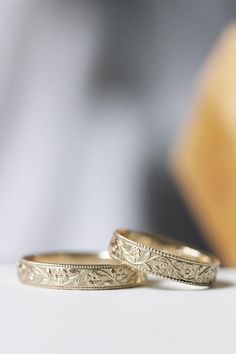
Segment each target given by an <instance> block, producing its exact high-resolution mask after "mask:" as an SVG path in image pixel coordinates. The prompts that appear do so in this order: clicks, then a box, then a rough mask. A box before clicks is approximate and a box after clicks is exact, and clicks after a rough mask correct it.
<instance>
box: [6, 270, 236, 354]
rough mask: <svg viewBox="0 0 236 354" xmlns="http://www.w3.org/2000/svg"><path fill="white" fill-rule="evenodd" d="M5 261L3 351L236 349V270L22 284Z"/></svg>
mask: <svg viewBox="0 0 236 354" xmlns="http://www.w3.org/2000/svg"><path fill="white" fill-rule="evenodd" d="M15 273H16V272H15V266H13V265H1V266H0V278H1V283H0V316H1V317H0V352H1V353H3V354H8V353H24V354H28V353H30V354H37V353H40V354H44V353H45V354H47V353H49V354H53V353H57V354H60V353H68V354H74V353H76V354H96V353H99V354H100V353H101V354H121V353H126V354H158V353H175V354H178V353H179V354H184V353H186V354H195V353H207V354H211V353H225V354H231V353H232V354H235V353H236V342H235V339H236V270H230V269H227V270H226V269H225V270H221V271H220V272H219V276H218V281H217V283H216V285H215V287H214V288H212V289H202V288H194V287H191V288H189V287H187V286H185V285H181V284H178V283H173V282H170V281H163V280H159V281H158V282H155V281H153V282H151V284H149V287H146V288H135V289H125V290H112V291H68V290H53V289H41V288H34V287H28V286H26V285H23V284H21V283H20V282H19V281H18V279H17V277H16V274H15Z"/></svg>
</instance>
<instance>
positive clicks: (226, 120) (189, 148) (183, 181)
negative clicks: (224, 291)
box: [172, 25, 236, 266]
mask: <svg viewBox="0 0 236 354" xmlns="http://www.w3.org/2000/svg"><path fill="white" fill-rule="evenodd" d="M199 84H200V85H199V88H198V94H197V97H196V100H195V102H194V104H193V107H192V111H191V115H190V118H191V119H190V122H189V123H188V125H187V127H186V130H185V132H184V134H183V135H182V137H181V140H180V143H179V144H178V145H177V148H176V149H175V154H174V158H173V161H172V170H173V172H174V176H175V178H176V180H177V183H178V185H179V186H180V189H181V190H182V191H183V194H184V196H185V197H186V200H187V202H188V203H189V205H190V207H191V208H192V210H193V213H194V215H195V216H196V217H197V220H198V222H199V224H200V226H201V227H202V230H203V232H204V234H205V236H206V238H207V240H208V242H209V244H210V246H211V248H212V249H213V250H214V251H215V253H216V254H217V255H218V256H219V257H220V259H221V260H222V263H223V264H224V265H226V266H236V25H232V26H230V27H229V28H228V29H227V30H226V31H225V32H224V33H223V35H222V36H221V38H220V40H219V42H218V44H217V45H216V48H215V50H214V51H213V53H212V55H211V56H210V58H209V60H208V61H207V64H206V67H205V69H204V71H203V73H202V76H201V79H200V83H199Z"/></svg>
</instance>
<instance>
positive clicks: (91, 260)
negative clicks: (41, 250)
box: [25, 252, 118, 265]
mask: <svg viewBox="0 0 236 354" xmlns="http://www.w3.org/2000/svg"><path fill="white" fill-rule="evenodd" d="M25 259H26V260H28V261H31V262H38V263H52V264H79V265H80V264H84V265H86V264H87V265H96V264H98V265H100V264H105V265H114V264H118V262H116V261H115V260H113V259H111V258H110V257H109V255H108V253H107V252H100V253H97V254H92V253H91V254H90V253H84V254H83V253H47V254H39V255H34V256H28V257H25Z"/></svg>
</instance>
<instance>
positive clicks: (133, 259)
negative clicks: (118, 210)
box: [110, 235, 217, 285]
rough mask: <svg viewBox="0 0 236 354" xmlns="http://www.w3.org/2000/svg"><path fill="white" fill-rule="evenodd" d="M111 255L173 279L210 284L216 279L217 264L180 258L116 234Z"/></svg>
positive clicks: (139, 267)
mask: <svg viewBox="0 0 236 354" xmlns="http://www.w3.org/2000/svg"><path fill="white" fill-rule="evenodd" d="M111 243H112V245H113V247H115V250H116V251H115V252H114V253H113V248H110V255H111V256H112V257H113V258H116V259H118V260H120V261H124V262H126V263H128V264H130V265H133V266H134V267H135V268H136V269H139V270H144V271H147V272H150V273H154V274H157V275H160V276H164V277H168V278H171V279H173V280H179V281H183V282H188V283H191V284H198V285H208V284H210V283H212V282H213V281H214V279H215V276H216V272H217V266H215V265H209V264H206V265H204V264H202V263H199V262H194V261H192V262H191V261H188V260H185V259H180V258H179V257H176V256H174V255H173V256H172V255H171V254H166V253H164V252H161V251H154V250H152V249H149V248H147V247H142V246H139V245H136V244H134V242H132V241H130V240H128V239H124V238H123V237H119V235H114V236H113V238H112V241H111Z"/></svg>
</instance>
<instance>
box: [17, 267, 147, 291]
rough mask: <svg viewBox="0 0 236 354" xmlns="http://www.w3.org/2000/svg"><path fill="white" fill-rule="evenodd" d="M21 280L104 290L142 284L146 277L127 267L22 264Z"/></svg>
mask: <svg viewBox="0 0 236 354" xmlns="http://www.w3.org/2000/svg"><path fill="white" fill-rule="evenodd" d="M18 275H19V278H20V279H21V280H22V281H23V282H24V283H27V284H32V285H41V286H48V287H58V288H60V287H61V288H70V289H73V288H81V289H93V288H96V289H99V288H101V289H103V288H116V287H126V286H135V285H139V284H142V283H143V282H144V281H145V279H146V277H145V275H144V274H143V273H141V272H138V271H136V270H133V269H131V268H129V267H127V266H123V265H121V266H107V267H106V266H105V267H104V268H102V267H100V266H98V267H97V268H96V267H95V268H92V269H90V268H88V269H87V268H83V267H78V268H77V267H73V266H72V267H70V266H65V267H63V266H62V267H58V266H55V267H48V266H32V265H28V264H24V263H20V264H19V266H18Z"/></svg>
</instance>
